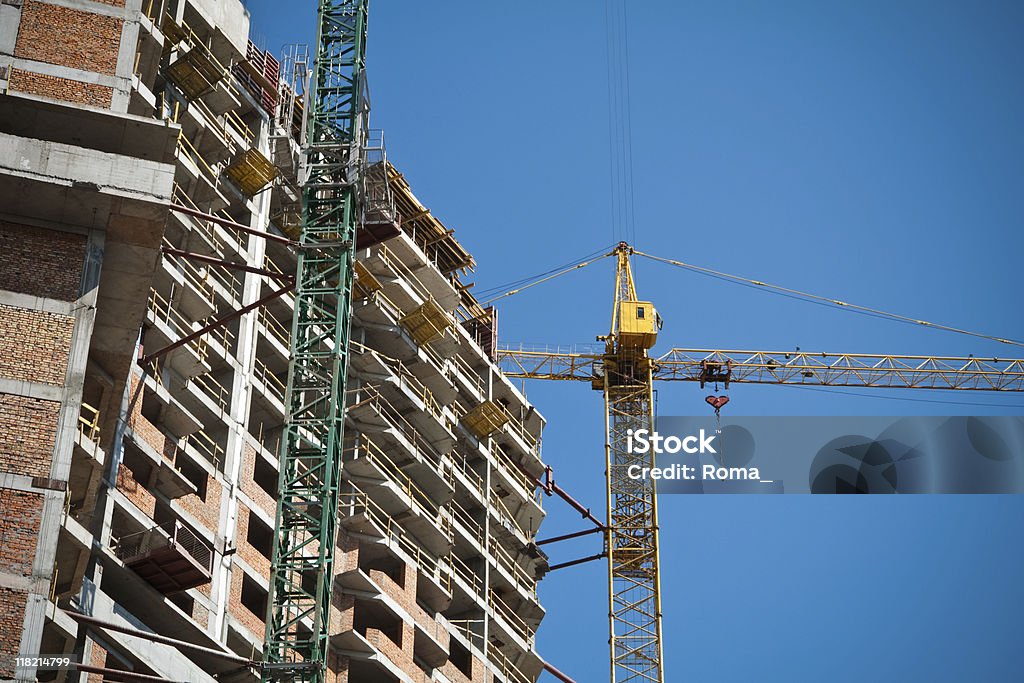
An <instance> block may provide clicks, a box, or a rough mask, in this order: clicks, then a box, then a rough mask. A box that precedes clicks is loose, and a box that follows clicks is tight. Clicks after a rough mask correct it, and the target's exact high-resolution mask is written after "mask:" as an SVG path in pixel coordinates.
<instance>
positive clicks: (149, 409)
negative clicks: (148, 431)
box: [140, 391, 163, 425]
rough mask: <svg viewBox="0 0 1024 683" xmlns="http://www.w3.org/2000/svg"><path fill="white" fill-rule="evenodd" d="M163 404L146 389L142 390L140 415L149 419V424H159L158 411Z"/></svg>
mask: <svg viewBox="0 0 1024 683" xmlns="http://www.w3.org/2000/svg"><path fill="white" fill-rule="evenodd" d="M162 408H163V406H162V405H161V404H160V401H159V399H158V398H157V397H156V396H154V395H153V394H151V393H149V392H148V391H144V392H142V410H141V411H140V412H141V413H142V417H144V418H146V419H147V420H149V422H150V423H151V424H154V425H158V424H160V412H161V409H162Z"/></svg>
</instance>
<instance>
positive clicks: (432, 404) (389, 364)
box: [349, 342, 444, 421]
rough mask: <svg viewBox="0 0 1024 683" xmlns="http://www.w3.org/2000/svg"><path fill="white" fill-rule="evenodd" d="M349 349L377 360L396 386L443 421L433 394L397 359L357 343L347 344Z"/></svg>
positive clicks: (441, 412)
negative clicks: (392, 377) (393, 377)
mask: <svg viewBox="0 0 1024 683" xmlns="http://www.w3.org/2000/svg"><path fill="white" fill-rule="evenodd" d="M349 346H350V348H351V349H352V350H353V351H354V352H355V353H366V354H369V355H372V356H373V357H375V358H377V359H378V360H379V361H380V362H381V364H382V365H384V366H385V367H386V368H388V369H389V370H390V371H391V373H392V374H393V375H394V376H395V378H396V379H397V380H398V386H399V387H402V388H404V389H406V390H407V391H408V392H409V393H410V394H412V395H413V396H415V397H416V398H418V399H419V400H420V401H421V402H422V403H423V405H424V406H426V408H427V410H428V411H429V412H430V414H431V415H433V416H434V417H436V418H438V419H439V420H442V421H443V420H444V410H443V408H442V407H441V404H440V403H439V402H438V400H437V399H436V398H434V392H432V391H431V390H430V389H429V388H427V385H425V384H424V383H423V382H422V381H421V380H420V378H419V377H417V376H416V375H415V374H414V373H413V372H412V371H410V370H409V368H407V367H406V366H405V363H403V362H402V361H400V360H398V359H397V358H391V357H390V356H385V355H384V354H383V353H381V352H379V351H375V350H374V349H371V348H370V347H368V346H365V345H363V344H360V343H359V342H352V343H350V344H349Z"/></svg>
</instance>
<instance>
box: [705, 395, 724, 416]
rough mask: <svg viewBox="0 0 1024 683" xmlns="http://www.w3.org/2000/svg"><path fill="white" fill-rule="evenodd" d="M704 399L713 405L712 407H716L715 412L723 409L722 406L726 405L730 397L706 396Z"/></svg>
mask: <svg viewBox="0 0 1024 683" xmlns="http://www.w3.org/2000/svg"><path fill="white" fill-rule="evenodd" d="M704 400H705V401H707V404H708V405H709V406H711V407H712V408H714V409H715V412H716V413H717V412H718V411H719V410H721V409H722V406H724V405H725V404H726V403H728V402H729V397H728V396H705V397H704Z"/></svg>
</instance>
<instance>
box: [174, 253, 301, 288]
mask: <svg viewBox="0 0 1024 683" xmlns="http://www.w3.org/2000/svg"><path fill="white" fill-rule="evenodd" d="M160 251H162V252H163V253H165V254H170V255H171V256H180V257H182V258H187V259H189V260H191V261H201V262H202V263H209V264H211V265H214V266H222V267H224V268H228V269H229V270H241V271H245V272H246V273H256V274H257V275H265V276H267V277H269V278H273V279H275V280H282V281H284V280H294V279H295V276H294V275H289V274H286V273H275V272H274V271H272V270H266V269H265V268H257V267H256V266H247V265H245V264H244V263H234V262H232V261H225V260H223V259H219V258H214V257H213V256H207V255H206V254H197V253H195V252H192V251H184V250H183V249H175V248H174V247H168V246H163V247H160Z"/></svg>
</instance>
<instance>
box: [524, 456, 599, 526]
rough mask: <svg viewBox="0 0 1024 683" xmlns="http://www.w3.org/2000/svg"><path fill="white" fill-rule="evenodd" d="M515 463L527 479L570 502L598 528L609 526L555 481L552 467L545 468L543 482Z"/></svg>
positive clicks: (545, 490)
mask: <svg viewBox="0 0 1024 683" xmlns="http://www.w3.org/2000/svg"><path fill="white" fill-rule="evenodd" d="M513 464H515V466H516V467H517V468H518V469H519V471H520V472H522V473H523V476H525V477H526V478H527V479H529V480H530V481H532V482H533V485H534V486H537V487H539V488H541V489H543V490H544V493H546V494H548V495H549V496H550V495H557V496H558V497H559V498H561V499H562V500H564V501H565V502H566V503H568V504H569V506H570V507H571V508H572V509H574V510H576V512H578V513H580V514H581V515H583V518H584V519H588V520H590V521H591V522H593V523H594V526H596V527H597V528H598V530H600V531H604V530H605V529H607V528H608V527H607V526H605V523H604V522H602V521H601V520H599V519H598V518H597V517H594V515H592V514H591V513H590V508H588V507H584V505H583V504H582V503H580V502H579V501H578V500H576V499H575V498H573V497H572V496H570V495H569V492H568V491H566V490H565V489H563V488H562V487H561V486H559V485H558V484H556V483H555V471H554V470H553V469H551V467H546V468H544V478H545V480H546V481H545V482H543V483H541V481H540V479H538V478H537V477H535V476H533V475H532V474H530V473H529V472H527V471H526V468H525V467H523V466H522V465H521V464H520V463H518V462H515V461H513Z"/></svg>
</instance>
